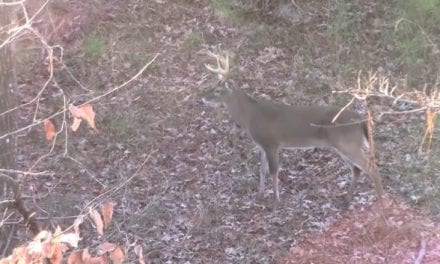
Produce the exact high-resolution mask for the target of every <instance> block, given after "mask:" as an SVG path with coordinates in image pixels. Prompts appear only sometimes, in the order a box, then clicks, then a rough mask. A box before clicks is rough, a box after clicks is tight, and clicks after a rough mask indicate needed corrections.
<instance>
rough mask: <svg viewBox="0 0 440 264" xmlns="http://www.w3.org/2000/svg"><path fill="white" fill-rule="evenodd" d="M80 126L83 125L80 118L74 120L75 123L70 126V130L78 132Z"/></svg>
mask: <svg viewBox="0 0 440 264" xmlns="http://www.w3.org/2000/svg"><path fill="white" fill-rule="evenodd" d="M79 125H81V119H80V118H76V117H74V118H73V122H72V125H71V126H70V129H72V131H74V132H75V131H77V130H78V128H79Z"/></svg>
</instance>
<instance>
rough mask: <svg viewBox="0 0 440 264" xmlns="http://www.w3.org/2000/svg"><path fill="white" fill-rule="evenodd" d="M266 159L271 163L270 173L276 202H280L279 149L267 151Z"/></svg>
mask: <svg viewBox="0 0 440 264" xmlns="http://www.w3.org/2000/svg"><path fill="white" fill-rule="evenodd" d="M266 158H267V162H268V163H269V173H270V176H271V177H272V184H273V193H274V196H275V200H276V202H279V201H280V192H279V189H278V159H279V155H278V148H271V149H268V150H266Z"/></svg>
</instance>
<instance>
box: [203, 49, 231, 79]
mask: <svg viewBox="0 0 440 264" xmlns="http://www.w3.org/2000/svg"><path fill="white" fill-rule="evenodd" d="M206 54H207V55H208V56H210V57H213V58H215V59H216V60H217V68H216V69H215V68H213V67H212V66H211V65H209V64H205V67H206V69H208V70H209V71H212V72H214V73H217V74H218V75H219V76H221V79H223V78H225V77H226V76H227V75H228V74H229V57H228V55H226V56H222V55H220V54H215V53H213V52H211V51H209V50H208V51H207V52H206Z"/></svg>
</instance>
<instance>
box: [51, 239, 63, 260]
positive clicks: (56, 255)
mask: <svg viewBox="0 0 440 264" xmlns="http://www.w3.org/2000/svg"><path fill="white" fill-rule="evenodd" d="M62 261H63V252H62V251H61V248H60V244H58V243H57V244H53V254H52V256H51V257H50V262H51V263H52V264H59V263H62Z"/></svg>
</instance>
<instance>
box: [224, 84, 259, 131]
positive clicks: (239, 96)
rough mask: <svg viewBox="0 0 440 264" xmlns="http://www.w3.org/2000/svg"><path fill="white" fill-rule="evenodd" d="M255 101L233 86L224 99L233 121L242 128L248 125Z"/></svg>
mask: <svg viewBox="0 0 440 264" xmlns="http://www.w3.org/2000/svg"><path fill="white" fill-rule="evenodd" d="M255 103H256V101H255V99H253V98H252V97H250V96H249V95H248V94H247V93H245V92H244V91H242V90H240V89H237V88H234V89H233V91H232V92H231V94H230V95H229V96H228V98H227V100H226V107H227V108H228V111H229V114H230V115H231V117H232V119H233V120H234V122H235V123H236V124H237V125H239V126H240V127H241V128H243V129H247V128H248V127H249V123H250V120H251V117H252V113H253V112H254V109H253V108H254V105H255Z"/></svg>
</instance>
